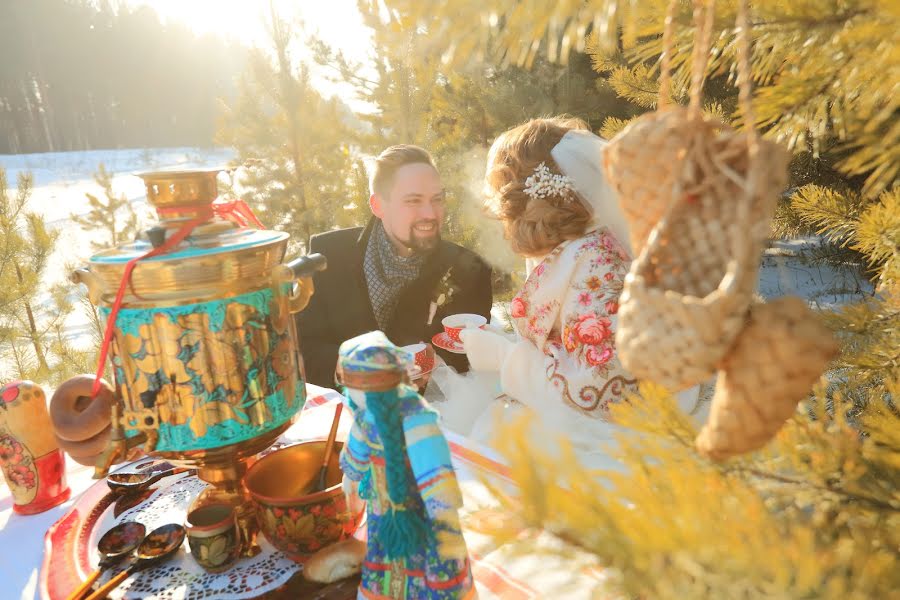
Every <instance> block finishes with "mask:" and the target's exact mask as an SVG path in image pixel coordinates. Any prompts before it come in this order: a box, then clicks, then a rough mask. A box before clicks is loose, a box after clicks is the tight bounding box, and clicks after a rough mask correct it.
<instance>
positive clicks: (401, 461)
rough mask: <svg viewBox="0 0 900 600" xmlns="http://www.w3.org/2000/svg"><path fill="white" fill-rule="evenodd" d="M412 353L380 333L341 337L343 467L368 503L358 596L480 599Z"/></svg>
mask: <svg viewBox="0 0 900 600" xmlns="http://www.w3.org/2000/svg"><path fill="white" fill-rule="evenodd" d="M412 360H413V357H412V356H411V355H410V354H409V353H408V352H406V351H405V350H402V349H400V348H397V347H396V346H394V345H393V344H392V343H391V342H390V341H389V340H388V339H387V337H386V336H385V335H384V334H383V333H381V332H380V331H375V332H372V333H367V334H365V335H361V336H358V337H356V338H353V339H351V340H348V341H346V342H344V343H343V344H342V345H341V348H340V351H339V360H338V375H339V377H340V378H341V382H342V383H343V385H344V386H345V387H346V398H347V404H348V406H349V408H350V410H351V411H352V412H353V418H354V422H353V427H352V429H351V431H350V436H349V439H348V441H347V443H346V444H345V446H344V449H343V450H342V452H341V468H342V469H343V471H344V474H345V475H346V476H347V477H348V478H349V479H351V480H354V481H357V482H359V495H360V496H361V497H362V498H363V499H364V500H366V501H367V503H368V504H367V511H368V514H367V516H368V543H367V548H366V557H365V561H364V562H363V570H362V581H361V583H360V588H359V597H360V598H379V599H380V598H394V599H400V598H406V599H414V598H415V599H417V598H428V599H443V598H447V599H454V600H456V599H459V598H473V597H474V596H475V589H474V586H473V583H472V574H471V569H470V567H469V559H468V552H467V549H466V543H465V540H464V539H463V535H462V530H461V528H460V521H459V515H458V512H457V511H458V509H459V508H460V507H461V506H462V494H461V492H460V489H459V484H458V482H457V480H456V474H455V472H454V470H453V465H452V463H451V459H450V448H449V446H448V444H447V440H446V439H445V438H444V435H443V433H442V432H441V430H440V428H439V427H438V424H437V421H438V414H437V412H435V411H434V410H433V409H431V408H430V407H429V406H428V404H427V403H426V401H425V400H424V399H423V398H422V397H421V396H420V395H419V394H418V393H417V392H416V390H415V388H413V387H411V386H410V385H409V384H408V377H407V370H408V368H409V365H410V364H411V362H412Z"/></svg>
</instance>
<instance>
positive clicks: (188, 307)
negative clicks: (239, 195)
mask: <svg viewBox="0 0 900 600" xmlns="http://www.w3.org/2000/svg"><path fill="white" fill-rule="evenodd" d="M218 171H219V170H218V169H211V170H200V171H171V172H166V171H163V172H155V173H146V174H142V175H141V177H142V178H143V179H144V181H145V183H146V185H147V197H148V200H149V201H150V203H151V204H152V205H153V206H154V207H155V208H156V209H157V212H158V213H159V215H160V217H161V221H160V223H159V224H158V225H156V226H155V227H153V228H151V229H149V230H147V231H145V232H144V233H143V234H141V235H140V236H139V237H138V239H137V240H135V241H134V242H132V243H129V244H124V245H121V246H119V247H117V248H113V249H110V250H106V251H103V252H100V253H98V254H96V255H95V256H93V257H92V258H91V259H90V262H89V265H88V266H87V267H86V268H81V269H78V270H76V272H75V273H74V275H73V278H74V279H75V280H76V281H79V282H82V283H85V284H86V285H87V286H88V290H89V295H90V298H91V301H92V302H93V303H94V304H96V305H97V306H99V308H100V312H101V314H102V315H103V316H104V317H105V318H107V319H108V318H109V316H110V312H111V311H112V309H113V305H114V302H115V296H116V292H117V290H118V289H119V286H120V283H121V282H122V280H123V277H124V276H125V272H126V265H127V264H128V263H129V261H132V260H133V259H135V258H136V257H140V256H143V255H144V254H146V253H147V252H148V251H150V250H152V249H153V248H154V247H157V246H160V245H162V244H164V243H165V242H166V239H167V238H171V237H172V236H173V235H174V234H175V232H177V231H178V230H179V228H181V227H182V226H183V225H184V224H185V223H187V222H190V221H192V220H193V221H195V222H197V224H196V226H195V227H194V228H193V230H192V231H191V233H190V235H189V236H188V237H186V238H185V239H184V241H182V242H181V243H179V244H177V245H176V246H174V247H173V248H171V249H168V250H167V251H166V252H165V253H163V254H161V255H158V256H152V257H147V258H144V259H141V260H139V261H138V262H137V263H136V265H135V266H134V268H133V271H132V272H131V275H130V277H129V278H128V279H129V281H128V285H127V287H126V288H125V294H124V296H123V297H122V300H121V303H120V306H119V309H118V314H117V315H116V317H115V328H114V332H113V336H112V341H111V345H110V359H111V367H112V370H113V374H114V378H115V387H116V392H117V393H116V402H115V403H114V404H113V407H112V435H111V438H112V439H111V442H110V446H109V448H108V450H107V452H105V453H104V454H103V455H101V457H100V460H99V461H98V464H97V473H96V474H95V476H102V475H104V474H105V473H106V471H107V470H108V468H109V466H110V464H112V463H113V462H115V461H118V460H121V459H123V458H124V457H125V455H126V453H127V450H128V449H129V448H131V447H134V446H136V445H138V444H140V445H142V446H143V449H144V450H145V451H146V452H148V453H150V454H153V455H157V456H160V457H163V458H166V459H167V460H169V461H170V462H173V463H176V464H179V465H182V466H190V467H194V468H197V470H198V475H199V477H200V478H201V479H203V480H205V481H207V482H208V483H210V484H211V486H209V487H208V488H207V489H206V491H205V492H204V494H203V495H201V497H200V498H198V499H197V500H196V501H195V504H194V506H195V507H196V506H198V505H200V504H202V503H205V502H222V501H224V502H227V503H229V504H233V505H234V506H235V507H236V509H237V510H238V513H239V520H240V521H242V525H243V527H242V529H244V530H245V533H246V534H247V535H248V537H250V538H251V539H249V540H248V541H247V542H246V543H245V546H246V547H245V550H247V551H250V552H252V548H253V547H255V543H254V542H253V539H252V538H253V537H254V536H253V533H252V530H254V529H255V527H253V524H252V523H251V522H249V521H251V520H252V517H251V516H250V515H249V514H248V509H247V507H248V506H249V502H245V501H246V500H247V498H246V497H245V493H244V491H243V490H242V489H241V485H240V479H241V477H242V476H243V474H244V471H245V470H246V466H247V465H246V462H247V460H248V459H249V458H250V457H252V456H253V455H255V454H257V453H259V452H260V451H262V450H264V449H265V448H267V447H268V446H270V445H271V444H272V443H273V442H274V441H275V440H276V439H277V438H278V436H279V435H280V434H281V433H283V432H284V430H285V429H287V428H288V427H289V426H290V424H291V422H292V419H293V417H294V416H295V415H296V414H297V413H298V412H299V411H300V410H301V409H302V408H303V405H304V402H305V400H306V388H305V386H304V384H303V377H302V362H301V359H300V357H299V353H298V350H297V348H298V342H297V334H296V330H295V326H294V319H293V318H292V314H293V313H295V312H298V311H300V310H302V309H303V308H304V307H305V305H306V303H307V302H308V299H309V294H310V293H311V285H310V283H309V279H308V277H309V275H311V274H312V271H314V270H317V269H320V268H324V259H323V258H322V257H321V256H308V257H302V258H299V259H296V260H294V261H291V262H290V263H288V264H283V260H284V256H285V252H286V249H287V244H288V237H289V236H288V234H287V233H283V232H280V231H269V230H264V229H256V228H253V227H247V226H239V225H237V224H235V222H233V221H232V220H229V219H228V218H223V217H222V216H220V215H222V214H224V213H223V211H221V210H216V209H214V208H213V207H214V206H215V207H216V208H220V207H221V206H222V204H218V205H214V204H213V201H214V200H215V199H216V196H217V190H216V174H217V172H218ZM238 220H239V221H240V219H238Z"/></svg>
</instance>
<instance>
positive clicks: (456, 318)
mask: <svg viewBox="0 0 900 600" xmlns="http://www.w3.org/2000/svg"><path fill="white" fill-rule="evenodd" d="M441 325H443V326H444V332H445V333H446V334H447V337H449V338H450V339H451V340H453V341H454V342H460V339H459V332H460V331H462V330H463V329H479V328H483V327H484V326H485V325H487V319H485V318H484V317H482V316H481V315H476V314H471V313H460V314H458V315H450V316H449V317H444V318H443V319H442V320H441Z"/></svg>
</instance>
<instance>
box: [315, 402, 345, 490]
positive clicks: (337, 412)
mask: <svg viewBox="0 0 900 600" xmlns="http://www.w3.org/2000/svg"><path fill="white" fill-rule="evenodd" d="M343 409H344V403H343V402H338V403H337V406H336V407H335V409H334V420H333V421H332V422H331V431H329V432H328V441H327V442H325V458H324V459H323V460H322V468H321V469H319V480H318V481H317V482H316V488H315V490H313V491H316V492H318V491H321V490H324V489H325V478H326V477H327V476H328V464H329V463H330V462H331V453H332V451H333V450H334V439H335V437H337V430H338V425H339V424H340V422H341V411H342V410H343Z"/></svg>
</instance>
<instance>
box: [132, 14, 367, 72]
mask: <svg viewBox="0 0 900 600" xmlns="http://www.w3.org/2000/svg"><path fill="white" fill-rule="evenodd" d="M129 4H130V5H132V6H140V5H144V6H149V7H151V8H153V9H154V10H155V11H156V12H157V14H159V16H160V18H161V19H163V20H165V21H168V20H173V21H178V22H180V23H183V24H184V25H187V26H188V27H190V28H191V29H192V30H193V31H194V32H196V33H198V34H204V33H213V34H218V35H222V36H226V37H231V38H233V39H236V40H239V41H240V42H242V43H244V44H247V45H254V46H259V47H264V46H265V45H266V36H267V34H266V25H265V23H266V21H267V20H268V15H269V11H270V6H274V9H275V10H276V11H277V12H278V14H279V15H281V16H282V17H284V18H286V19H287V20H289V21H292V22H294V21H296V22H298V23H300V22H302V23H303V25H304V27H306V29H307V30H308V31H309V32H310V33H314V34H317V35H318V36H319V37H321V38H322V39H323V40H324V41H325V42H327V43H328V44H329V45H331V46H333V47H334V48H335V49H339V50H341V51H342V52H344V53H345V55H347V56H348V57H349V58H351V59H353V60H363V59H364V58H365V56H366V53H367V51H368V49H369V47H370V34H369V31H368V30H367V29H366V28H365V27H364V26H363V23H362V19H361V17H360V14H359V11H358V10H357V8H356V0H329V1H328V2H312V1H305V2H298V1H296V0H272V2H271V3H270V2H269V1H268V0H129Z"/></svg>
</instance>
